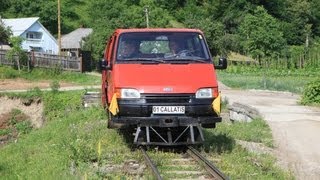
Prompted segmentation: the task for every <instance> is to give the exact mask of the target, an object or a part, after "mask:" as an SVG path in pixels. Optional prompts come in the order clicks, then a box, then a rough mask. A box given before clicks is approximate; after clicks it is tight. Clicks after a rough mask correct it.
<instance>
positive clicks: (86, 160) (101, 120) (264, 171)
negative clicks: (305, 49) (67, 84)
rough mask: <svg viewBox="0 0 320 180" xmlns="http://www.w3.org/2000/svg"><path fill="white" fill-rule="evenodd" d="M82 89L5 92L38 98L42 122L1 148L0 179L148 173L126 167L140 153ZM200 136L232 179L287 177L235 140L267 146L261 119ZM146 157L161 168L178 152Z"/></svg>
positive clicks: (271, 161)
mask: <svg viewBox="0 0 320 180" xmlns="http://www.w3.org/2000/svg"><path fill="white" fill-rule="evenodd" d="M83 94H84V91H72V92H60V91H54V90H52V91H49V92H42V91H40V90H39V89H37V88H35V89H33V90H30V91H29V92H28V93H19V94H17V93H10V94H7V96H9V97H18V98H22V99H25V98H34V99H35V98H41V100H42V103H43V104H44V119H45V123H44V126H43V127H42V128H40V129H32V130H31V129H28V128H27V131H28V133H22V134H21V135H20V136H19V137H18V138H17V139H16V140H15V141H13V140H12V141H10V142H9V143H8V144H7V145H5V146H4V147H2V148H1V153H0V170H1V171H0V176H1V177H3V178H4V179H17V178H21V177H23V178H26V179H34V178H40V179H55V178H63V179H80V178H87V179H99V178H138V177H143V178H151V177H152V176H151V174H150V172H149V170H148V169H147V168H145V167H144V168H142V170H141V169H140V170H135V171H132V170H130V167H129V168H125V167H126V165H127V164H130V162H134V163H136V164H138V165H139V166H141V167H143V164H144V161H143V158H142V156H141V155H140V152H139V151H135V150H134V149H132V144H131V143H130V142H128V139H127V137H126V136H125V134H123V133H119V131H116V130H110V129H107V123H106V118H107V117H106V115H105V112H104V110H103V108H102V107H92V108H87V109H85V108H84V107H83V106H82V102H81V101H82V100H81V98H82V95H83ZM2 96H4V94H2ZM16 111H17V112H18V110H14V112H16ZM205 136H206V139H207V141H206V143H205V145H204V146H203V147H202V148H201V149H202V151H203V153H206V154H207V156H208V157H211V158H212V159H213V161H215V163H216V164H217V165H218V166H219V167H220V168H221V170H222V171H223V172H225V173H226V174H227V175H228V176H230V177H231V178H232V179H269V178H276V179H291V175H290V174H289V173H286V172H284V171H282V170H281V169H280V168H278V167H277V166H276V165H275V164H276V163H275V159H274V158H272V157H271V155H265V154H263V155H258V154H255V153H249V152H247V151H246V149H244V148H242V147H241V146H239V145H237V144H236V143H235V142H236V140H237V139H240V140H246V141H253V142H260V143H264V144H265V145H267V146H272V140H271V138H272V136H271V132H270V129H269V128H268V126H267V125H266V124H265V122H264V121H262V120H255V121H253V122H251V123H247V124H245V123H235V124H230V123H227V122H225V123H220V124H219V125H218V126H217V128H216V129H215V130H206V131H205ZM151 156H152V158H153V159H154V160H155V162H156V164H157V165H158V167H159V168H160V170H161V171H164V172H165V171H166V169H168V166H167V164H168V162H170V160H171V159H172V158H175V157H179V156H180V154H179V153H175V152H171V151H169V152H163V151H159V150H154V151H152V152H151ZM176 168H177V169H178V170H179V169H183V168H186V167H179V166H177V167H176ZM174 177H181V175H174ZM174 177H172V176H170V178H174Z"/></svg>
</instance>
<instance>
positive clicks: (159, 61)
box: [124, 58, 165, 63]
mask: <svg viewBox="0 0 320 180" xmlns="http://www.w3.org/2000/svg"><path fill="white" fill-rule="evenodd" d="M124 61H151V62H158V63H165V61H164V60H161V59H154V58H130V59H125V60H124Z"/></svg>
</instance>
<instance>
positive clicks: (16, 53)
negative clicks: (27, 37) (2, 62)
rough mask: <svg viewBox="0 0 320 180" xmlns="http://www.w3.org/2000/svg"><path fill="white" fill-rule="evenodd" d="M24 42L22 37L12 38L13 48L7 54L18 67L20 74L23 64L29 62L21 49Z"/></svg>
mask: <svg viewBox="0 0 320 180" xmlns="http://www.w3.org/2000/svg"><path fill="white" fill-rule="evenodd" d="M22 41H23V39H22V38H21V37H11V38H10V39H9V42H10V44H11V45H12V47H11V49H10V50H9V51H8V52H7V54H6V57H7V58H8V59H9V60H11V61H13V62H14V65H15V66H17V68H18V70H19V72H20V70H21V64H23V63H26V62H27V60H28V57H27V55H26V53H25V52H24V51H23V50H22V48H21V44H22Z"/></svg>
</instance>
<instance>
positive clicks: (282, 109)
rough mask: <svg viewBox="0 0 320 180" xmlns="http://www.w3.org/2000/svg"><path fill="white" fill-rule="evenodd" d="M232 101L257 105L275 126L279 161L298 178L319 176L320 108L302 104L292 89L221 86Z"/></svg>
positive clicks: (274, 131)
mask: <svg viewBox="0 0 320 180" xmlns="http://www.w3.org/2000/svg"><path fill="white" fill-rule="evenodd" d="M220 90H221V91H222V96H223V98H227V99H228V101H229V104H232V103H234V102H239V103H242V104H245V105H249V106H252V107H254V108H256V109H257V110H258V111H259V112H260V113H261V114H262V116H263V118H264V119H265V120H266V121H267V123H268V124H269V126H270V128H271V129H272V134H273V139H274V141H275V145H276V148H275V150H274V152H275V156H276V157H277V158H278V160H279V164H280V165H281V166H282V167H284V168H287V169H289V170H290V171H291V172H293V174H294V175H295V177H296V178H297V179H301V180H302V179H311V180H313V179H315V180H316V179H320V143H319V142H320V140H319V137H320V108H316V107H308V106H301V105H299V104H298V102H299V99H300V97H299V96H298V95H296V94H292V93H289V92H274V91H261V90H231V89H230V88H226V87H225V86H224V85H221V86H220Z"/></svg>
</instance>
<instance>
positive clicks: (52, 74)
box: [0, 66, 101, 85]
mask: <svg viewBox="0 0 320 180" xmlns="http://www.w3.org/2000/svg"><path fill="white" fill-rule="evenodd" d="M0 72H1V73H0V79H15V78H22V79H26V80H29V81H39V80H48V79H51V80H53V81H54V80H55V81H60V82H61V81H63V82H70V83H76V84H79V85H100V83H101V78H100V77H97V76H92V75H87V74H84V73H79V72H69V71H60V70H59V68H54V69H52V70H51V69H41V68H33V69H32V71H30V72H27V71H21V72H20V73H19V72H18V71H17V70H15V69H13V68H12V67H10V66H0Z"/></svg>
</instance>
